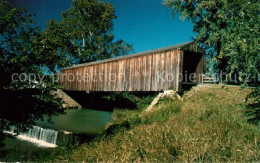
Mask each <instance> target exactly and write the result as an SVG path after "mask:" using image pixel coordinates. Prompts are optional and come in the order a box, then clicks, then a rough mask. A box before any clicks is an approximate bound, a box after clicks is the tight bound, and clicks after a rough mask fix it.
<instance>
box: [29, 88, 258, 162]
mask: <svg viewBox="0 0 260 163" xmlns="http://www.w3.org/2000/svg"><path fill="white" fill-rule="evenodd" d="M250 92H251V90H250V89H242V88H239V87H218V86H213V87H211V88H206V87H196V89H192V90H190V91H188V92H186V93H184V95H183V99H184V100H183V101H178V100H176V101H172V100H171V99H168V98H165V99H163V100H161V101H160V102H159V104H157V105H156V106H155V108H153V110H151V111H150V112H145V111H144V110H145V108H147V106H148V105H149V103H150V102H151V98H152V97H147V98H145V99H144V100H143V101H140V100H139V104H138V106H139V107H138V109H136V110H128V109H124V110H122V109H121V110H119V109H118V110H114V111H113V113H112V118H113V120H112V121H111V122H110V123H109V124H108V125H107V126H106V129H105V130H104V131H103V133H101V134H100V135H98V136H97V137H96V138H95V139H93V140H91V141H90V142H86V143H84V144H81V145H78V146H75V147H72V148H69V149H66V148H64V149H61V148H59V149H56V150H53V151H52V152H51V154H49V156H48V157H46V158H45V159H43V160H41V161H86V162H97V161H105V162H108V161H110V162H115V161H120V162H121V161H136V162H141V161H142V162H144V161H145V162H146V161H148V162H165V161H167V162H168V161H171V162H172V161H176V162H184V161H185V162H188V161H192V162H200V161H207V162H213V161H214V162H229V161H232V162H248V161H250V162H256V161H258V155H257V151H258V149H257V148H258V144H257V143H258V127H257V124H255V123H249V122H248V117H247V116H246V114H245V110H246V109H247V103H246V101H245V99H246V96H247V95H248V94H249V93H250ZM28 160H30V159H28Z"/></svg>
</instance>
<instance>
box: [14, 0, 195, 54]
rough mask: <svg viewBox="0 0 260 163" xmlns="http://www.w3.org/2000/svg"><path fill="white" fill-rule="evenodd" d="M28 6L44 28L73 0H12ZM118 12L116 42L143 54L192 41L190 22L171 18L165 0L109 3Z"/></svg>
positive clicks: (114, 1) (112, 1) (133, 0)
mask: <svg viewBox="0 0 260 163" xmlns="http://www.w3.org/2000/svg"><path fill="white" fill-rule="evenodd" d="M9 1H11V2H13V3H15V2H18V6H26V7H27V8H28V9H29V11H30V12H32V13H35V14H36V17H35V18H34V20H35V21H36V23H37V25H38V26H40V27H42V28H43V29H45V27H46V22H47V21H48V20H50V19H60V18H61V13H62V12H63V11H65V10H67V9H68V8H69V7H70V5H71V2H72V0H9ZM106 1H108V2H110V3H111V4H112V5H113V6H114V7H115V9H116V15H117V19H116V20H115V21H114V32H113V33H114V34H115V38H116V39H123V40H124V41H126V42H127V43H130V44H132V45H133V47H134V52H142V51H146V50H152V49H156V48H161V47H165V46H170V45H174V44H178V43H183V42H188V41H191V39H192V36H194V35H195V34H194V33H193V32H192V24H191V23H190V22H188V21H187V20H185V21H182V20H179V18H178V16H176V17H174V18H173V17H172V14H171V10H170V9H169V8H167V7H165V6H164V5H163V4H162V2H163V1H162V0H106Z"/></svg>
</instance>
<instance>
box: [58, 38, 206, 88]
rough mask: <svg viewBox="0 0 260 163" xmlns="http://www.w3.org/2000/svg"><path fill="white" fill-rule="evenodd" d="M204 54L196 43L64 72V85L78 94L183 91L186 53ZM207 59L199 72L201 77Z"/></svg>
mask: <svg viewBox="0 0 260 163" xmlns="http://www.w3.org/2000/svg"><path fill="white" fill-rule="evenodd" d="M189 51H191V52H196V53H203V50H202V49H201V48H199V47H198V46H197V45H196V44H195V43H194V44H189V46H185V47H183V48H175V49H168V50H165V51H158V52H154V53H147V54H144V55H137V56H132V57H131V56H130V57H127V58H121V59H116V60H110V61H104V62H98V63H93V64H87V65H81V66H76V67H71V68H67V69H63V70H61V71H60V83H61V85H62V86H63V89H64V90H74V91H162V90H169V89H173V90H176V91H179V90H180V89H181V81H179V79H180V76H179V74H182V71H183V58H184V55H185V53H186V52H189ZM203 66H204V59H202V60H201V61H200V63H199V64H198V67H197V68H196V73H200V72H202V71H204V70H202V69H203V68H202V67H203Z"/></svg>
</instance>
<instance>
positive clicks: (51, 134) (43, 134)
mask: <svg viewBox="0 0 260 163" xmlns="http://www.w3.org/2000/svg"><path fill="white" fill-rule="evenodd" d="M14 130H15V128H14V127H12V128H11V131H6V133H9V134H13V135H15V132H14ZM57 135H58V131H55V130H52V129H44V128H41V127H38V126H33V128H32V129H29V131H28V132H26V133H20V134H19V135H18V136H17V138H18V139H21V140H25V141H29V142H32V143H35V144H37V145H39V146H41V147H51V148H54V147H57V145H56V140H57Z"/></svg>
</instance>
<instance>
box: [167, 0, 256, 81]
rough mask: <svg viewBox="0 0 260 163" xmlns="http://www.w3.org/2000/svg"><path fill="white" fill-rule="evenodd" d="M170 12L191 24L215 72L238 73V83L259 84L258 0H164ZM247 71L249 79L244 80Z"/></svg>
mask: <svg viewBox="0 0 260 163" xmlns="http://www.w3.org/2000/svg"><path fill="white" fill-rule="evenodd" d="M165 3H166V4H167V5H168V6H170V7H172V9H173V14H176V13H181V17H182V18H183V19H184V18H188V20H190V21H191V22H192V23H193V30H194V32H196V33H197V35H196V38H195V40H196V41H197V42H199V43H200V44H201V45H202V46H203V47H204V48H205V49H206V50H207V51H208V54H209V56H210V57H211V59H212V63H213V64H214V68H215V71H216V72H220V71H222V72H223V73H226V74H238V73H240V77H241V78H240V79H239V80H240V82H244V83H246V82H250V83H251V84H252V83H254V84H256V83H257V82H258V84H259V81H258V80H259V70H260V67H259V66H260V64H259V63H260V56H259V24H260V22H259V21H260V19H259V7H260V6H259V5H260V3H259V1H258V0H253V1H252V0H236V1H230V0H202V1H194V0H165ZM248 74H250V77H249V80H247V81H245V80H246V78H247V75H248Z"/></svg>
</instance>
